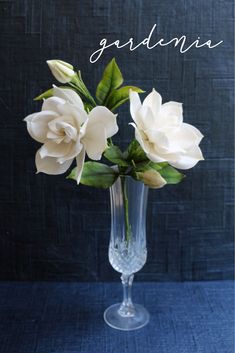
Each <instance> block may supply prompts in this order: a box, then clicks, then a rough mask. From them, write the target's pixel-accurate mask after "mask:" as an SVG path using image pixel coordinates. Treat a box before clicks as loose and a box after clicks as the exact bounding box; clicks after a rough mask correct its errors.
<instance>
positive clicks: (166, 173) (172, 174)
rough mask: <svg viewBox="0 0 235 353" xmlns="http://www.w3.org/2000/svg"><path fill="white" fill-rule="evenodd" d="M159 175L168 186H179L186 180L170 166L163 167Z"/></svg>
mask: <svg viewBox="0 0 235 353" xmlns="http://www.w3.org/2000/svg"><path fill="white" fill-rule="evenodd" d="M159 173H160V174H161V176H162V177H163V178H164V179H165V180H166V181H167V184H178V183H180V182H181V181H182V180H183V179H184V178H185V175H184V174H182V173H180V172H179V171H178V170H176V169H175V168H173V167H171V166H170V165H167V166H165V167H163V168H162V169H161V170H160V171H159Z"/></svg>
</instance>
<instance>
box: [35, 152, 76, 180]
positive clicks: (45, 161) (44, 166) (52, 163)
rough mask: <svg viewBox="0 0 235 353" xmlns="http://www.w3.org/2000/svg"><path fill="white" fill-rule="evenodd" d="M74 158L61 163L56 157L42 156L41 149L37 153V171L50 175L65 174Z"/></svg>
mask: <svg viewBox="0 0 235 353" xmlns="http://www.w3.org/2000/svg"><path fill="white" fill-rule="evenodd" d="M72 162H73V160H69V161H66V162H65V163H63V164H61V163H58V162H57V159H56V158H54V157H45V158H41V156H40V154H39V151H38V152H37V153H36V157H35V163H36V167H37V173H40V172H42V173H45V174H50V175H57V174H63V173H65V172H66V170H68V169H69V167H70V166H71V164H72Z"/></svg>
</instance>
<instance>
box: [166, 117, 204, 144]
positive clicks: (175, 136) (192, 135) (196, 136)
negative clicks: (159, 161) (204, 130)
mask: <svg viewBox="0 0 235 353" xmlns="http://www.w3.org/2000/svg"><path fill="white" fill-rule="evenodd" d="M168 136H169V139H170V140H171V141H173V142H174V144H175V145H177V146H180V147H181V148H182V149H187V148H190V147H192V146H195V145H199V143H200V142H201V140H202V138H203V135H202V134H201V132H200V131H199V130H198V129H197V128H195V127H194V126H192V125H190V124H186V123H182V124H181V126H180V127H178V128H175V129H171V130H169V132H168Z"/></svg>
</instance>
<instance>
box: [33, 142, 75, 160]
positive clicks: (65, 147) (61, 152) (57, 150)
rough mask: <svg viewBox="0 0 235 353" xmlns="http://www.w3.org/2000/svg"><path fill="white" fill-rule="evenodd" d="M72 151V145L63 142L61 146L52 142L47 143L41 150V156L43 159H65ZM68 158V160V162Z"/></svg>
mask: <svg viewBox="0 0 235 353" xmlns="http://www.w3.org/2000/svg"><path fill="white" fill-rule="evenodd" d="M70 150H71V144H68V143H64V142H61V143H59V144H57V143H55V142H51V141H47V142H46V143H44V145H43V146H42V147H41V148H40V149H39V151H38V152H39V154H40V157H41V158H45V157H47V156H48V157H56V158H58V157H63V156H66V155H67V154H68V153H69V152H70ZM68 159H69V158H67V159H66V160H68Z"/></svg>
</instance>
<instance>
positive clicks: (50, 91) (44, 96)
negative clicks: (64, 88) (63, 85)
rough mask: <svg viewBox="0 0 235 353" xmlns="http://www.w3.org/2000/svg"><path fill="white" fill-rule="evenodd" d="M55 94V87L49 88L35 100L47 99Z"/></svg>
mask: <svg viewBox="0 0 235 353" xmlns="http://www.w3.org/2000/svg"><path fill="white" fill-rule="evenodd" d="M52 96H53V88H50V89H48V90H47V91H45V92H43V93H41V94H40V95H39V96H37V97H35V98H34V100H35V101H40V100H42V99H47V98H50V97H52Z"/></svg>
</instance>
